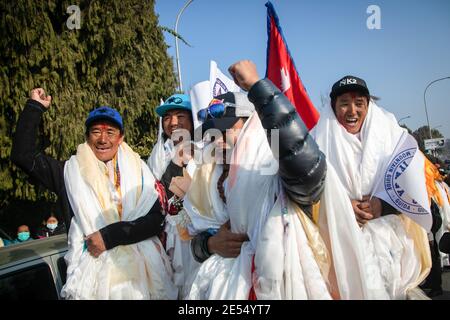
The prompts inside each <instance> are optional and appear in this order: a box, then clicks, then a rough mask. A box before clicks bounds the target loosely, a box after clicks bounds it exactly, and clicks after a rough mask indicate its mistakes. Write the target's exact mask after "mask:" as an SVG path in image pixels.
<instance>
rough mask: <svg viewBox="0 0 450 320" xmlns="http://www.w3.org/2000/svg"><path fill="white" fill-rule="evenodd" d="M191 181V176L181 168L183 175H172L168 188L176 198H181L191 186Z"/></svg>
mask: <svg viewBox="0 0 450 320" xmlns="http://www.w3.org/2000/svg"><path fill="white" fill-rule="evenodd" d="M191 181H192V179H191V177H190V176H189V174H188V173H187V171H186V169H185V168H183V176H182V177H173V178H172V180H171V182H170V186H169V190H170V191H172V192H173V193H174V194H175V195H176V196H177V197H178V198H183V197H184V195H185V194H186V192H187V191H188V190H189V187H190V186H191Z"/></svg>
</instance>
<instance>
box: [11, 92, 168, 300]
mask: <svg viewBox="0 0 450 320" xmlns="http://www.w3.org/2000/svg"><path fill="white" fill-rule="evenodd" d="M30 98H31V99H29V100H28V101H27V104H26V106H25V109H24V111H23V112H22V114H21V116H20V118H19V121H18V123H17V128H16V134H15V137H14V141H13V146H12V152H11V160H12V161H13V162H14V163H15V164H16V165H17V166H19V167H20V168H22V169H23V170H24V171H25V172H26V173H27V174H28V175H29V176H30V177H31V178H32V179H33V181H36V182H38V183H40V184H42V185H44V186H45V187H46V188H48V189H49V190H51V191H53V192H55V193H56V194H57V195H58V200H59V202H60V204H61V206H62V212H63V217H64V220H65V223H66V225H67V226H70V229H69V231H68V232H69V253H68V255H67V256H66V261H68V270H67V273H68V279H67V283H66V286H65V287H64V288H63V295H65V297H66V298H68V299H114V298H125V299H146V298H164V297H166V298H167V297H172V298H174V296H173V295H172V296H171V293H170V292H166V293H167V295H165V294H161V293H158V294H156V293H155V292H151V291H150V290H147V289H146V288H145V287H144V286H141V287H139V288H138V287H135V289H130V287H129V286H130V285H127V284H125V282H126V281H127V280H126V279H128V277H131V278H129V279H130V281H131V279H133V277H134V278H135V279H141V280H142V281H144V280H145V279H144V278H145V277H144V278H141V276H142V275H138V276H136V275H131V274H130V275H129V276H128V275H127V273H126V272H125V274H123V276H122V277H121V278H120V279H112V278H111V279H107V278H105V276H107V275H109V274H111V275H112V274H113V273H115V272H119V273H120V272H124V271H123V270H121V267H119V263H114V266H115V267H116V269H114V267H113V266H111V265H108V264H105V263H106V261H115V259H116V258H115V256H116V255H119V256H121V257H122V259H123V261H125V260H127V259H129V261H128V264H129V266H128V267H129V268H133V264H134V263H138V264H139V263H140V264H149V263H150V264H155V261H157V260H158V259H165V257H164V256H161V257H156V258H155V257H153V258H151V259H154V260H153V261H151V259H150V258H149V257H144V258H141V259H137V260H134V259H133V254H132V253H130V252H131V251H129V249H126V248H128V247H130V248H131V247H132V246H136V248H137V249H133V250H135V251H134V252H139V251H141V250H142V248H141V246H148V245H149V244H148V243H149V241H152V242H154V243H155V246H158V244H157V242H158V240H155V237H154V236H155V235H157V234H159V233H160V232H161V231H162V222H163V220H164V217H163V215H162V214H161V206H160V203H159V202H158V201H157V193H156V191H155V190H154V182H152V179H153V177H152V176H151V173H150V172H149V171H148V173H147V171H146V170H148V168H147V167H146V165H145V164H144V163H143V162H142V160H141V159H140V158H139V155H137V154H136V153H134V152H133V151H132V150H131V148H130V147H128V145H127V144H126V143H125V142H123V139H124V126H123V121H122V117H121V116H120V114H119V113H118V112H117V111H116V110H114V109H112V108H110V107H100V108H97V109H95V110H93V111H92V112H90V114H89V116H88V118H87V119H86V123H85V126H86V143H84V144H81V145H79V146H78V149H77V154H76V156H72V158H71V159H70V160H67V161H58V160H56V159H53V158H51V157H49V156H47V155H45V154H44V153H43V151H42V150H38V149H37V148H36V140H37V134H38V127H39V124H40V122H41V118H42V114H43V112H45V111H46V110H47V109H48V108H49V107H50V103H51V96H46V94H45V91H44V90H43V89H42V88H37V89H33V90H32V91H31V96H30ZM141 175H142V176H141ZM145 197H148V201H145V200H144V198H145ZM144 211H145V212H144ZM134 244H135V245H134ZM85 251H86V252H85ZM125 251H126V252H125ZM147 251H148V250H147ZM105 254H107V255H108V258H107V257H106V256H105ZM144 256H145V255H144ZM155 256H156V255H155ZM102 257H103V258H102ZM92 259H94V260H92ZM96 259H98V261H97V262H96ZM156 263H157V262H156ZM94 265H97V266H100V265H102V269H103V271H102V272H103V273H104V274H103V277H101V276H100V273H97V272H100V270H97V271H95V270H96V269H95V267H93V266H94ZM141 267H143V266H141ZM86 268H87V269H86ZM153 269H155V270H158V268H156V267H154V268H153ZM160 273H161V274H163V273H164V272H163V271H162V270H160ZM97 276H98V277H100V278H96V277H97ZM152 276H153V275H152ZM89 277H90V278H89ZM92 277H93V278H92ZM161 277H162V278H166V279H168V281H171V280H170V275H169V274H167V276H165V275H161ZM88 278H89V279H90V280H89V279H88ZM83 281H88V282H90V281H93V282H94V283H90V284H89V286H91V287H90V288H91V289H89V290H87V289H86V288H83ZM102 281H109V285H106V286H105V287H102V288H100V287H101V286H102V285H105V283H103V282H102ZM124 281H125V282H124ZM84 286H85V285H84ZM127 286H128V287H127ZM167 286H168V287H170V284H167Z"/></svg>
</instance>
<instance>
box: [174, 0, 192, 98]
mask: <svg viewBox="0 0 450 320" xmlns="http://www.w3.org/2000/svg"><path fill="white" fill-rule="evenodd" d="M192 1H194V0H188V1H187V2H186V4H185V5H184V6H183V8H181V10H180V12H178V15H177V20H176V21H175V32H176V34H178V20H180V17H181V14H182V13H183V11H184V10H185V9H186V8H187V7H188V6H189V5H190V4H191V3H192ZM175 50H176V56H177V57H176V60H177V71H178V87H179V88H180V91H181V92H182V91H183V83H182V82H181V66H180V57H179V53H178V37H177V36H175Z"/></svg>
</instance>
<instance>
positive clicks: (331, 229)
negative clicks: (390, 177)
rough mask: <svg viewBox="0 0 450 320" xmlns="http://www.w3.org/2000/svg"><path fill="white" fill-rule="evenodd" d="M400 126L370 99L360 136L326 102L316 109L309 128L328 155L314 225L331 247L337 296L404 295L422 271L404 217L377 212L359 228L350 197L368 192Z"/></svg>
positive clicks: (399, 130) (346, 297)
mask: <svg viewBox="0 0 450 320" xmlns="http://www.w3.org/2000/svg"><path fill="white" fill-rule="evenodd" d="M403 130H404V129H402V128H400V127H399V126H398V124H397V122H396V120H395V117H394V116H393V115H392V114H390V113H389V112H387V111H385V110H383V109H381V108H379V107H378V106H377V105H376V104H375V103H374V102H372V101H371V102H370V103H369V107H368V113H367V116H366V119H365V121H364V124H363V126H362V128H361V132H360V139H358V137H356V136H355V135H352V134H349V133H348V132H347V131H346V130H345V128H344V127H343V126H341V125H340V124H339V122H338V121H337V119H336V117H335V115H334V112H333V111H332V109H331V108H326V110H324V111H323V112H322V113H321V117H320V120H319V122H318V124H317V125H316V127H315V128H314V130H313V131H312V135H313V137H314V138H315V140H316V142H317V144H318V145H319V147H320V149H321V150H322V152H324V154H325V155H326V157H327V164H328V169H327V178H326V183H325V190H324V193H323V195H322V197H321V202H320V216H319V226H320V229H321V234H322V236H323V238H324V240H325V242H326V243H327V245H328V247H329V248H330V251H331V252H332V257H333V265H334V272H335V273H336V278H337V286H338V288H339V294H340V297H341V298H342V299H399V298H400V299H401V298H405V297H406V291H407V289H409V288H410V286H411V284H413V283H415V282H416V281H417V279H418V277H419V275H420V274H421V263H420V257H419V253H418V250H417V248H416V247H415V245H414V241H413V240H412V239H411V237H409V236H408V234H407V233H406V231H405V228H404V226H403V221H404V219H403V218H401V217H399V216H386V217H380V218H378V219H374V220H371V221H370V222H368V223H367V224H366V225H365V226H364V227H363V228H362V229H360V228H359V226H358V224H357V222H356V219H355V216H354V212H353V209H352V205H351V202H350V199H356V200H361V199H362V197H363V196H365V195H371V194H372V192H373V191H374V190H373V189H374V187H375V185H376V183H377V179H380V178H381V177H382V173H381V172H380V170H381V169H382V168H383V167H384V164H385V162H386V161H388V159H389V157H390V156H391V154H392V152H393V151H394V149H395V147H396V145H397V142H398V140H399V138H400V136H401V134H402V132H403ZM421 232H422V233H423V234H425V231H424V230H423V229H422V231H421Z"/></svg>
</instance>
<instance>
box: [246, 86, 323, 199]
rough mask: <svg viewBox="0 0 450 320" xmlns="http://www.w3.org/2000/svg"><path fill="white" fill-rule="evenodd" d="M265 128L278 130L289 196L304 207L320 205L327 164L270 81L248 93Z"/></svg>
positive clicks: (298, 119)
mask: <svg viewBox="0 0 450 320" xmlns="http://www.w3.org/2000/svg"><path fill="white" fill-rule="evenodd" d="M248 98H249V100H250V101H251V102H252V103H253V104H254V105H255V108H256V111H257V112H258V115H259V118H260V119H261V122H262V125H263V127H264V128H265V129H266V130H267V131H266V132H267V135H268V137H267V138H268V139H269V143H270V140H271V139H270V134H271V132H270V130H271V129H279V137H280V143H279V155H278V156H277V155H276V154H275V157H276V158H277V159H278V161H279V174H280V177H281V179H282V183H283V185H284V187H285V188H286V192H287V193H288V195H289V196H290V197H291V199H292V200H293V201H295V202H296V203H298V204H299V205H301V206H310V205H312V204H314V203H315V202H317V201H318V200H319V198H320V195H321V193H322V191H323V187H324V181H325V174H326V161H325V155H324V154H323V153H322V152H321V151H320V150H319V147H318V146H317V144H316V142H315V141H314V140H313V139H312V137H311V135H309V134H308V129H307V128H306V126H305V124H304V123H303V121H302V119H301V118H300V116H299V115H298V114H297V112H296V110H295V108H294V106H293V105H292V104H291V102H290V101H289V100H288V99H287V98H286V96H285V95H284V94H283V93H281V91H280V90H279V89H278V88H277V87H276V86H275V85H274V84H273V83H272V82H271V81H270V80H268V79H261V80H259V81H258V82H257V83H255V84H254V85H253V86H252V88H251V89H250V91H249V93H248Z"/></svg>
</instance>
